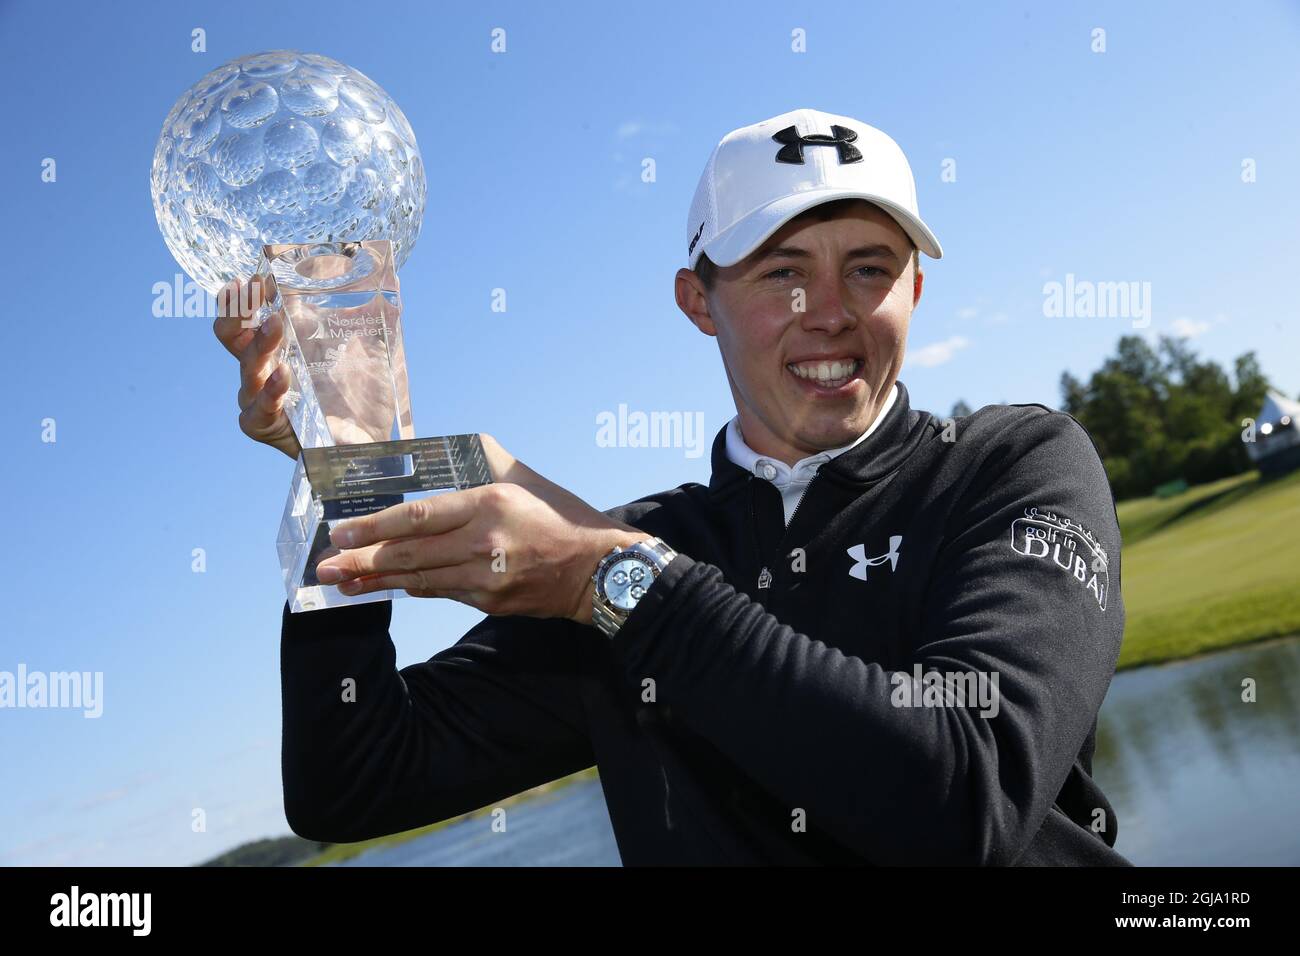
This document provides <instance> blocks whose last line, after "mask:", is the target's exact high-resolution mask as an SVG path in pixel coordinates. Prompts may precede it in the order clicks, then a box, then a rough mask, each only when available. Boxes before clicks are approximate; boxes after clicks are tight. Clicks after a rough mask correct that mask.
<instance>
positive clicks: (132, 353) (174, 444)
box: [0, 0, 1300, 865]
mask: <svg viewBox="0 0 1300 956" xmlns="http://www.w3.org/2000/svg"><path fill="white" fill-rule="evenodd" d="M128 7H129V9H130V10H131V13H130V15H129V16H125V15H122V14H121V13H119V12H118V11H122V10H125V9H127V8H128ZM253 10H254V8H253V7H250V6H248V5H226V4H215V3H186V4H178V3H132V4H129V5H126V4H120V5H119V4H98V3H94V4H92V3H83V4H75V3H37V2H34V0H23V2H14V0H7V2H3V3H0V106H3V109H2V110H0V116H3V117H4V119H3V122H4V135H3V137H2V145H0V184H3V185H2V186H0V209H3V215H4V223H5V230H6V234H7V236H8V239H9V244H8V246H7V248H6V253H5V256H6V260H7V266H6V268H5V274H6V275H7V276H8V280H7V282H6V289H5V300H6V301H7V302H8V303H9V323H10V326H9V327H10V330H11V334H10V335H9V336H8V337H7V338H6V348H4V349H3V351H2V352H0V355H2V361H3V378H2V379H0V380H2V381H3V383H4V384H3V388H4V392H3V401H0V423H2V424H3V436H4V441H5V448H6V458H5V460H6V463H7V464H6V467H5V468H4V469H3V477H0V493H3V495H4V499H3V500H5V501H6V502H8V504H9V508H8V512H7V515H6V525H7V527H8V528H9V530H10V531H11V532H13V534H11V536H10V537H11V545H10V547H9V548H8V552H7V558H6V560H5V567H4V569H3V584H2V585H0V599H2V600H3V601H4V603H5V605H6V607H7V609H8V613H7V615H6V617H7V620H6V623H5V626H4V629H3V632H0V671H3V670H7V671H11V672H12V671H16V670H17V668H18V666H19V665H20V664H21V665H23V666H25V667H26V668H27V670H28V671H45V672H50V671H67V670H77V671H90V672H96V671H99V672H102V673H103V675H104V678H103V680H104V700H103V708H104V710H103V715H102V716H101V717H99V718H98V719H93V720H92V719H85V718H83V717H82V715H81V713H80V712H78V711H74V710H59V709H45V710H30V709H26V710H16V709H4V710H0V766H3V767H4V777H5V781H6V784H7V785H6V786H5V787H3V788H0V864H60V863H75V864H90V865H99V864H187V863H192V862H196V861H199V860H202V859H206V858H208V857H210V856H212V855H213V854H215V853H218V852H220V851H222V850H225V849H227V848H229V847H231V846H233V845H235V844H237V843H240V842H242V841H244V840H247V839H252V838H256V837H261V836H268V835H278V834H282V833H286V832H288V828H287V825H286V823H285V821H284V817H283V812H282V807H281V802H280V776H279V732H280V731H279V727H280V725H279V721H280V711H279V708H280V698H279V670H278V668H279V648H278V641H279V614H280V607H281V605H282V602H283V600H284V594H283V592H282V591H281V589H280V586H279V578H278V567H277V564H276V557H275V548H274V535H275V530H276V525H277V522H278V520H279V515H280V509H281V506H282V503H283V500H284V495H285V492H286V488H287V484H288V480H289V474H290V470H291V465H290V463H289V461H288V460H287V459H285V458H284V457H283V456H281V455H279V454H278V453H276V452H273V451H271V450H270V449H267V448H264V447H261V446H256V445H254V444H252V443H251V442H249V441H248V440H247V439H245V438H244V437H243V435H241V434H240V432H239V430H238V428H237V425H236V414H237V409H236V405H235V392H236V389H237V387H238V379H237V375H236V368H235V364H234V362H233V360H232V359H231V358H230V357H229V356H228V355H227V354H226V353H225V352H224V350H223V349H221V347H220V346H219V345H218V344H217V342H216V341H215V339H213V337H212V334H211V327H210V326H211V320H210V318H157V317H155V316H154V315H153V313H152V305H153V292H152V289H153V286H154V284H155V283H156V282H159V281H164V282H171V281H172V280H173V277H174V276H175V275H176V273H177V271H178V268H177V266H176V265H175V263H174V261H173V260H172V258H171V255H170V254H169V253H168V251H167V249H166V247H165V245H164V244H163V240H162V237H161V235H160V234H159V232H158V228H157V225H156V223H155V221H154V215H153V209H152V206H151V203H150V198H149V175H148V173H149V164H150V160H151V157H152V152H153V148H154V144H155V142H156V140H157V137H158V133H159V130H160V127H161V124H162V120H163V118H164V116H166V114H167V111H168V110H169V109H170V107H171V105H172V103H173V102H174V101H175V99H176V98H177V97H178V96H179V95H180V94H181V93H182V92H183V91H184V90H186V89H187V88H188V87H189V86H191V85H192V84H193V83H194V82H196V81H197V80H198V79H199V78H200V77H201V76H202V75H203V74H204V73H206V72H207V71H209V70H211V69H213V68H215V67H216V66H219V65H220V64H222V63H224V62H226V61H227V60H229V59H232V58H234V57H237V56H240V55H244V54H248V53H254V52H259V51H262V50H270V49H280V48H293V49H300V50H305V51H312V52H318V53H323V54H326V55H328V56H331V57H334V58H335V59H338V60H341V61H343V62H345V63H348V64H350V65H352V66H354V67H356V68H357V69H360V70H361V71H363V72H364V73H366V74H367V75H369V76H370V77H371V78H373V79H374V80H375V81H376V82H378V83H379V84H381V85H382V86H383V87H384V88H385V89H386V90H387V91H388V92H389V93H390V94H391V95H392V96H393V97H394V98H395V99H396V100H397V102H398V103H399V104H400V105H401V107H402V109H403V111H404V112H405V113H406V115H407V117H408V119H409V120H410V122H411V124H412V126H413V128H414V130H415V133H416V135H417V137H418V139H419V142H420V146H421V148H422V152H423V155H424V161H425V165H426V169H427V171H428V175H429V180H430V195H429V203H428V208H427V210H426V214H425V220H424V229H423V233H422V235H421V238H420V240H419V243H418V245H417V246H416V248H415V250H414V252H413V254H412V256H411V258H410V261H409V262H408V263H407V265H406V266H405V267H404V269H403V271H402V276H401V279H402V293H403V300H404V304H405V319H404V321H405V324H406V335H407V351H408V364H409V367H410V372H411V382H412V397H413V402H414V408H415V422H416V431H417V433H418V434H424V435H433V434H448V433H454V432H461V431H489V432H491V433H493V434H494V435H496V437H497V438H498V439H499V440H500V441H501V442H502V443H503V444H504V445H505V446H506V447H507V448H508V449H510V450H511V451H512V452H513V453H514V454H516V455H517V456H518V457H519V458H521V459H522V460H524V461H525V462H527V463H529V464H530V465H531V466H532V467H534V468H535V469H537V470H538V471H540V472H542V473H543V474H546V475H547V476H548V477H550V478H552V479H553V480H555V481H557V482H559V483H561V484H562V485H564V486H566V487H568V488H570V489H571V490H573V491H574V492H576V493H577V494H579V495H581V496H582V497H584V498H586V499H587V500H588V501H590V502H591V503H592V504H594V505H596V506H597V507H600V508H608V507H612V506H614V505H617V504H620V503H622V502H625V501H628V500H631V499H633V498H637V497H639V496H641V495H643V494H646V493H649V492H652V491H657V490H660V489H663V488H666V487H671V486H673V485H677V484H680V483H681V482H684V481H691V480H698V481H707V478H708V458H707V442H708V441H711V439H712V437H713V435H714V433H715V432H716V431H717V430H718V429H719V428H721V427H722V426H723V425H724V424H725V423H726V421H727V419H728V418H729V417H730V416H731V415H732V414H733V413H734V408H733V406H732V402H731V396H730V393H729V391H728V390H727V388H726V383H725V379H724V378H723V374H722V366H721V362H720V359H719V357H718V353H717V350H716V347H715V345H714V343H713V341H712V340H709V339H706V338H705V337H703V336H701V335H700V334H699V333H698V332H696V331H695V330H694V329H693V328H692V327H691V326H690V325H689V323H688V322H687V321H686V319H685V318H684V317H683V316H682V315H681V314H680V313H679V312H678V311H677V310H676V307H675V305H674V303H673V297H672V277H673V273H674V272H675V271H676V269H677V268H678V267H679V266H680V265H682V264H683V262H682V258H683V247H684V245H685V239H684V233H685V222H684V220H685V217H686V211H687V208H688V206H689V203H690V199H691V195H692V192H693V190H694V188H695V183H696V180H697V178H698V176H699V174H700V171H701V169H702V167H703V164H704V162H705V160H706V159H707V157H708V154H709V151H710V150H711V149H712V147H713V145H714V143H715V142H716V141H717V140H718V139H719V138H720V137H721V136H722V135H723V134H725V133H726V132H728V131H729V130H731V129H733V128H735V127H738V126H743V125H746V124H749V123H752V122H756V121H757V120H760V119H763V118H765V117H768V116H772V115H775V114H777V113H780V112H784V111H786V110H789V109H793V108H797V107H803V106H811V107H815V108H818V109H822V110H826V111H828V112H832V113H840V114H845V115H849V116H854V117H858V118H860V119H862V120H864V121H866V122H868V123H871V124H872V125H875V126H878V127H880V128H882V129H884V130H885V131H886V132H888V133H889V134H890V135H892V136H893V137H894V138H895V139H896V140H898V142H899V143H900V144H901V145H902V147H903V149H904V150H905V152H906V153H907V155H908V157H909V158H910V160H911V163H912V167H913V169H914V171H915V173H916V178H917V183H918V192H919V197H920V205H921V212H922V215H923V216H924V217H925V219H926V221H927V222H928V223H929V225H930V226H931V227H932V228H933V229H934V231H935V232H936V234H937V235H938V236H939V238H940V240H941V242H942V243H943V247H944V252H945V257H944V259H943V260H942V261H940V262H930V261H927V262H926V271H927V282H926V288H925V295H924V298H923V300H922V302H921V305H920V308H919V309H918V311H917V313H916V315H915V317H914V319H913V325H912V331H911V338H910V343H909V350H910V352H909V361H908V364H907V366H906V367H905V369H904V373H903V376H902V378H903V380H904V382H906V384H907V386H908V388H909V390H910V392H911V394H912V397H913V402H914V404H916V405H917V406H920V407H923V408H928V409H931V410H933V411H936V412H944V413H946V412H947V410H948V409H949V408H950V407H951V406H952V404H953V402H954V401H955V400H957V399H959V398H961V399H964V400H966V401H967V402H968V403H969V404H970V405H972V406H974V407H978V406H980V405H983V404H987V403H991V402H998V401H1011V402H1026V401H1038V402H1044V403H1046V404H1049V405H1053V404H1056V403H1057V402H1058V401H1059V392H1058V380H1059V378H1060V374H1061V372H1062V371H1063V370H1066V369H1068V370H1070V371H1072V372H1073V373H1075V374H1076V375H1079V376H1083V375H1086V374H1087V373H1088V372H1090V371H1091V370H1092V369H1094V368H1095V367H1096V366H1097V365H1098V364H1099V363H1100V361H1101V360H1102V359H1103V357H1104V356H1106V355H1107V354H1109V353H1110V352H1111V351H1112V350H1113V348H1114V345H1115V342H1116V340H1117V339H1118V337H1119V336H1120V335H1121V334H1124V333H1126V332H1129V331H1132V329H1131V322H1130V321H1129V320H1127V319H1117V318H1098V319H1087V318H1078V317H1076V318H1048V317H1046V316H1044V313H1043V284H1044V282H1046V281H1052V280H1056V281H1064V279H1065V276H1066V275H1067V274H1073V275H1074V276H1076V277H1077V278H1079V279H1085V280H1090V281H1110V282H1116V281H1125V282H1128V281H1133V282H1149V283H1150V284H1151V285H1150V289H1151V315H1152V320H1151V325H1150V328H1148V329H1147V330H1145V331H1146V333H1147V334H1155V333H1158V332H1175V331H1177V332H1180V333H1184V334H1190V335H1193V336H1194V345H1195V347H1196V348H1197V349H1198V350H1200V351H1201V352H1202V353H1203V354H1207V355H1209V356H1212V357H1214V358H1216V359H1219V360H1221V361H1223V362H1230V361H1231V359H1232V358H1233V357H1234V356H1236V355H1237V354H1239V353H1241V352H1244V351H1247V350H1250V349H1254V350H1256V351H1257V352H1258V354H1259V356H1260V359H1261V362H1262V364H1263V367H1264V370H1265V373H1266V374H1267V375H1269V376H1270V377H1271V378H1272V379H1273V381H1274V382H1275V383H1276V384H1277V385H1278V386H1280V387H1282V389H1283V390H1284V391H1286V392H1287V393H1288V394H1290V395H1295V394H1296V393H1297V392H1300V370H1297V368H1296V365H1295V356H1296V355H1297V354H1300V332H1298V331H1297V325H1296V323H1295V322H1294V321H1293V320H1294V318H1295V306H1294V303H1293V295H1294V293H1293V289H1294V285H1293V282H1289V281H1284V277H1286V278H1291V277H1293V275H1294V269H1295V263H1296V262H1297V261H1298V260H1300V255H1298V253H1300V239H1298V238H1297V231H1296V229H1295V223H1296V222H1298V221H1300V190H1298V189H1297V186H1296V180H1295V170H1297V169H1300V132H1298V128H1297V120H1296V111H1295V104H1296V103H1297V102H1300V75H1297V73H1296V71H1295V69H1294V64H1295V62H1296V55H1297V49H1298V48H1300V9H1298V8H1297V6H1296V5H1294V4H1286V3H1280V2H1256V3H1248V4H1241V5H1235V6H1232V7H1230V8H1225V7H1222V6H1221V5H1211V4H1187V3H1143V4H1140V5H1134V4H1124V3H1086V4H1085V3H1071V4H1028V5H1026V4H1006V3H991V4H969V3H968V4H957V3H951V4H948V3H938V4H926V5H921V4H888V5H886V4H876V3H852V4H849V3H815V4H813V3H809V4H797V3H788V2H783V3H767V4H745V5H743V7H742V6H741V5H730V4H728V5H723V4H717V5H713V4H700V3H677V2H662V3H657V4H653V5H649V6H646V5H634V6H629V7H628V8H627V9H626V10H618V11H614V10H611V9H610V7H609V6H608V5H603V4H602V5H598V4H576V3H555V4H545V5H537V4H523V3H519V4H501V3H475V4H472V5H471V4H432V3H400V2H393V0H389V2H385V3H383V4H380V5H377V6H374V7H371V8H365V9H364V11H363V13H364V15H361V16H359V15H358V8H357V6H356V5H355V4H350V3H349V4H344V3H336V2H330V0H318V2H316V3H313V4H311V5H309V6H307V7H304V6H302V5H292V4H261V5H258V6H257V7H256V14H255V15H254V14H253V13H252V11H253ZM742 11H743V13H742ZM195 27H202V28H203V29H204V30H206V34H207V52H206V53H201V54H200V53H194V52H192V51H191V49H190V31H191V30H192V29H193V28H195ZM496 27H501V28H504V29H505V31H506V37H507V52H506V53H504V54H493V53H491V52H490V49H489V42H490V33H491V31H492V30H493V28H496ZM1097 27H1102V28H1104V29H1105V31H1106V51H1105V52H1104V53H1094V52H1092V50H1091V49H1090V46H1091V44H1092V36H1091V33H1092V31H1093V29H1094V28H1097ZM795 29H803V30H804V31H806V36H807V52H805V53H794V52H792V51H791V31H792V30H795ZM47 157H52V158H54V159H55V160H56V162H57V180H56V181H55V182H53V183H46V182H42V180H41V164H42V161H43V160H44V159H45V158H47ZM646 157H650V158H653V159H654V160H655V165H656V174H657V176H656V180H655V181H654V182H652V183H645V182H642V180H641V176H640V173H641V168H642V167H641V162H642V160H643V159H644V158H646ZM948 159H951V160H955V162H956V170H957V179H956V181H955V182H942V181H941V177H940V172H941V169H942V168H943V163H944V161H945V160H948ZM1244 159H1253V160H1254V161H1255V168H1256V170H1257V181H1255V182H1253V183H1243V182H1242V178H1241V168H1242V162H1243V160H1244ZM494 288H504V289H506V291H507V296H508V298H507V303H508V310H507V312H505V313H504V314H503V313H498V312H493V311H492V310H491V294H492V290H493V289H494ZM15 330H16V331H15ZM918 359H924V360H925V361H924V362H922V361H918ZM620 403H626V404H627V405H628V406H629V407H630V408H631V409H634V410H637V409H640V410H647V411H649V410H657V411H684V412H691V413H694V412H699V413H702V415H703V416H704V424H705V431H706V436H707V437H706V446H705V447H706V454H705V455H704V456H702V457H698V458H694V457H690V456H689V455H688V454H687V450H685V449H680V448H679V449H648V448H608V447H601V446H600V445H599V444H598V443H597V440H596V431H597V429H596V419H597V416H598V415H599V414H601V413H602V412H610V411H616V410H617V409H618V406H619V404H620ZM48 418H52V419H54V420H55V422H56V428H57V441H55V442H53V443H49V442H43V441H42V440H41V431H42V421H43V420H45V419H48ZM195 548H203V549H204V551H205V553H206V557H207V569H206V571H205V572H203V573H194V572H193V571H192V570H191V554H192V551H193V549H195ZM479 617H480V615H479V614H478V612H475V611H473V610H472V609H470V608H466V607H463V606H461V605H456V604H452V603H449V602H443V601H428V600H416V599H406V600H403V601H399V602H396V604H395V611H394V625H393V633H394V638H395V642H396V644H397V648H398V662H399V665H405V664H408V663H412V662H415V661H418V660H424V659H426V658H428V657H429V656H430V655H431V654H433V653H435V652H436V651H438V650H440V649H441V648H443V647H446V646H447V645H449V644H451V643H454V642H455V641H456V640H457V639H458V638H459V636H460V635H461V634H463V633H464V631H465V630H466V629H467V628H468V627H470V626H471V625H472V624H473V623H474V622H475V621H476V620H478V619H479ZM196 807H198V808H203V809H204V810H205V811H206V814H207V830H206V832H203V833H194V832H192V831H191V826H190V821H191V813H192V811H193V809H194V808H196Z"/></svg>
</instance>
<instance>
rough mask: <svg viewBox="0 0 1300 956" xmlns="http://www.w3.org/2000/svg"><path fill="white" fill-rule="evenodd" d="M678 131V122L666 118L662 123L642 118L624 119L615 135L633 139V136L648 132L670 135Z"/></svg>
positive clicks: (653, 134)
mask: <svg viewBox="0 0 1300 956" xmlns="http://www.w3.org/2000/svg"><path fill="white" fill-rule="evenodd" d="M676 132H677V124H676V123H673V122H670V121H668V120H665V121H664V122H662V123H646V122H643V121H641V120H624V121H623V122H622V123H620V124H619V125H618V129H616V130H614V135H615V136H616V137H617V138H618V139H631V138H632V137H633V136H639V135H641V134H642V133H646V134H648V135H651V136H668V135H671V134H672V133H676Z"/></svg>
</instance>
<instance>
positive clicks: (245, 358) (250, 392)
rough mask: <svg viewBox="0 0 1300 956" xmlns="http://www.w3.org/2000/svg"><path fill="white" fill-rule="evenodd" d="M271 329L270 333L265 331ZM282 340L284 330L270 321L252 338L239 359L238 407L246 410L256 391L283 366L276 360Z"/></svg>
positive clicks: (273, 321)
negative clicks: (278, 367)
mask: <svg viewBox="0 0 1300 956" xmlns="http://www.w3.org/2000/svg"><path fill="white" fill-rule="evenodd" d="M267 329H272V331H269V332H268V331H267ZM283 338H284V330H283V328H281V326H280V323H279V322H278V321H275V320H272V321H269V322H267V323H266V325H265V326H263V327H262V328H261V329H258V330H257V334H256V335H254V336H253V339H252V341H251V342H250V343H249V344H248V347H247V348H246V349H245V350H244V352H243V353H242V354H241V355H240V357H239V407H240V408H247V407H248V403H249V402H251V401H252V400H253V398H254V397H255V396H256V395H257V393H258V390H259V389H261V388H262V386H263V385H264V384H266V380H267V379H268V378H269V377H270V376H271V373H272V372H274V371H275V370H276V368H277V366H279V365H283V364H284V363H283V362H280V361H279V359H278V354H279V344H280V340H281V339H283Z"/></svg>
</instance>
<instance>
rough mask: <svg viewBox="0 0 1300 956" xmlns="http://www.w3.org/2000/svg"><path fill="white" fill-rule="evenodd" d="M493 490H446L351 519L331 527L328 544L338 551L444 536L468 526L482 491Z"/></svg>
mask: <svg viewBox="0 0 1300 956" xmlns="http://www.w3.org/2000/svg"><path fill="white" fill-rule="evenodd" d="M492 487H493V486H492V485H483V486H481V487H479V488H466V489H465V490H464V491H448V492H444V493H443V494H440V495H431V496H430V497H428V498H418V499H416V500H415V501H404V502H402V504H400V505H393V506H392V507H391V508H385V509H384V510H383V511H376V512H375V513H374V514H368V515H364V516H362V517H360V518H352V519H351V520H349V521H345V522H343V523H342V524H339V525H335V526H334V528H333V529H332V530H331V531H330V541H331V542H333V544H334V545H335V546H336V547H339V548H360V547H364V546H366V545H370V544H375V543H377V542H379V541H388V540H391V539H394V538H409V537H412V536H415V535H434V534H445V533H446V532H448V531H451V530H453V529H455V528H459V527H461V526H462V525H465V524H468V523H469V521H470V519H471V518H473V517H474V512H475V510H476V509H477V507H478V505H479V501H480V499H481V498H482V497H483V490H484V489H485V488H492Z"/></svg>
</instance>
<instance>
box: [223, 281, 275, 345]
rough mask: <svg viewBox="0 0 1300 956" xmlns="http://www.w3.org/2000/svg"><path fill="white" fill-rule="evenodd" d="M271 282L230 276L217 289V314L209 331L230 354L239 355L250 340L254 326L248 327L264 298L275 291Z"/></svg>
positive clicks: (266, 299)
mask: <svg viewBox="0 0 1300 956" xmlns="http://www.w3.org/2000/svg"><path fill="white" fill-rule="evenodd" d="M274 289H275V285H274V283H273V282H269V281H268V282H267V283H266V284H263V282H262V281H261V280H260V279H259V277H257V276H254V277H253V278H252V279H250V280H249V281H248V282H240V281H239V280H238V279H231V280H230V281H229V282H227V283H226V284H225V285H224V286H222V287H221V289H220V291H218V292H217V318H216V320H215V321H214V322H213V323H212V331H213V332H215V333H216V336H217V339H218V340H219V341H220V342H221V344H222V345H224V346H225V347H226V351H228V352H229V353H230V354H231V355H233V356H235V358H240V357H241V354H242V353H243V351H244V349H246V348H247V347H248V344H249V342H250V341H251V340H252V336H253V332H254V331H255V329H253V328H251V327H247V326H246V323H247V322H249V321H251V320H252V318H253V316H254V315H255V314H256V313H257V310H258V309H259V308H260V307H261V305H262V303H263V302H264V301H268V299H269V297H270V296H272V295H274Z"/></svg>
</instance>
